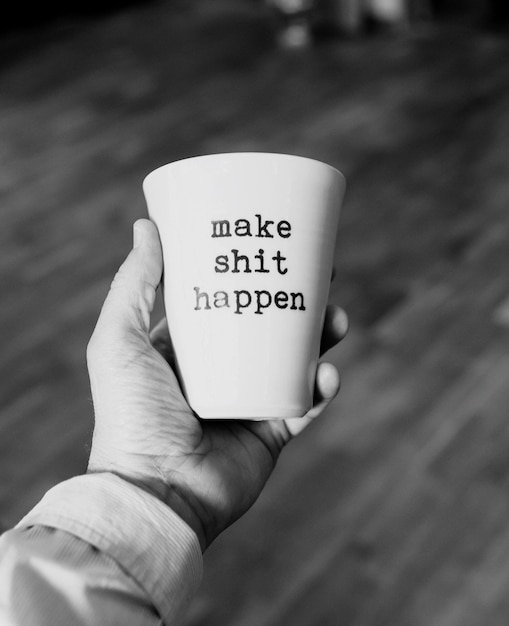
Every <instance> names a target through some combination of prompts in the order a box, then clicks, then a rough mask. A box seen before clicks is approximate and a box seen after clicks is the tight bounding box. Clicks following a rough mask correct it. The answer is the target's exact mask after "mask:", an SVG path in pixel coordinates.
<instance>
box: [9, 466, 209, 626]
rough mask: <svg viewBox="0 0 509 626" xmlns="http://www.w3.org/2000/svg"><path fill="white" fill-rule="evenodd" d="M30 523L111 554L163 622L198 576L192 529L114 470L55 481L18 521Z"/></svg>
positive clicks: (181, 606)
mask: <svg viewBox="0 0 509 626" xmlns="http://www.w3.org/2000/svg"><path fill="white" fill-rule="evenodd" d="M35 525H42V526H49V527H52V528H58V529H60V530H64V531H67V532H69V533H72V534H73V535H75V536H77V537H79V538H81V539H83V540H84V541H86V542H88V543H89V544H91V545H93V546H94V547H95V548H97V549H98V550H100V551H101V552H104V553H106V554H107V555H108V556H110V557H111V558H113V559H114V560H115V561H116V562H117V563H118V564H119V566H120V567H122V568H123V569H124V570H125V571H126V572H127V573H128V574H129V575H130V576H132V577H133V578H134V579H135V580H136V581H137V582H138V584H139V585H140V586H141V587H142V588H143V589H144V590H145V592H146V594H147V596H148V597H149V598H150V599H151V601H152V603H153V604H154V606H155V608H156V609H157V611H158V612H159V614H160V615H161V617H162V619H163V621H164V622H165V623H168V624H170V623H174V621H175V620H176V618H177V617H178V615H179V614H180V613H181V611H182V610H183V609H184V608H185V607H186V606H187V605H188V604H189V602H190V600H191V598H192V596H193V595H194V593H195V592H196V590H197V589H198V586H199V584H200V582H201V577H202V570H203V561H202V555H201V550H200V544H199V541H198V538H197V536H196V534H195V533H194V531H193V530H192V529H191V528H190V527H189V526H188V525H187V524H186V523H185V522H184V521H183V520H182V519H181V518H180V517H179V516H178V515H177V514H176V513H175V512H174V511H172V509H170V508H169V507H167V506H166V505H165V504H163V503H162V502H161V501H159V500H158V499H157V498H155V497H154V496H152V495H150V494H149V493H147V492H145V491H143V489H141V488H139V487H136V486H134V485H131V484H130V483H128V482H127V481H125V480H123V479H122V478H119V477H118V476H115V475H114V474H109V473H102V474H85V475H83V476H76V477H74V478H71V479H69V480H66V481H64V482H62V483H60V484H58V485H56V486H55V487H53V488H52V489H50V490H49V491H48V492H47V493H46V494H45V496H44V497H43V498H42V500H41V501H40V502H39V503H38V504H37V505H36V506H35V507H34V508H33V509H32V510H31V511H30V512H29V513H28V515H26V516H25V517H24V518H23V519H22V520H21V521H20V522H19V523H18V524H17V527H18V528H24V527H25V528H26V527H28V526H35Z"/></svg>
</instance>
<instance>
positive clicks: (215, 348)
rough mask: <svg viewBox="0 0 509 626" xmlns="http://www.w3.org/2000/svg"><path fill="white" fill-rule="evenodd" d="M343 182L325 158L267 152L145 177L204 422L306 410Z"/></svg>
mask: <svg viewBox="0 0 509 626" xmlns="http://www.w3.org/2000/svg"><path fill="white" fill-rule="evenodd" d="M344 188H345V179H344V177H343V175H342V174H341V173H340V172H339V171H338V170H336V169H335V168H333V167H331V166H330V165H327V164H326V163H322V162H319V161H315V160H313V159H308V158H305V157H299V156H293V155H285V154H273V153H262V152H246V153H243V152H239V153H225V154H212V155H204V156H198V157H193V158H188V159H183V160H181V161H176V162H174V163H169V164H167V165H163V166H162V167H159V168H157V169H155V170H154V171H152V172H151V173H150V174H148V175H147V176H146V178H145V180H144V181H143V191H144V194H145V198H146V202H147V208H148V214H149V217H150V219H151V220H152V221H153V222H154V223H155V224H156V226H157V228H158V231H159V235H160V238H161V244H162V248H163V260H164V279H163V292H164V303H165V310H166V316H167V320H168V326H169V329H170V334H171V338H172V343H173V348H174V351H175V356H176V360H177V366H178V375H179V378H180V382H181V385H182V389H183V392H184V394H185V396H186V398H187V400H188V402H189V404H190V406H191V408H192V409H193V410H194V411H195V413H196V414H197V415H198V416H199V417H201V418H211V419H229V418H233V419H235V418H237V419H252V420H262V419H275V418H289V417H300V416H303V415H304V414H305V413H306V412H307V411H308V410H309V409H310V408H311V406H312V403H313V391H314V380H315V374H316V367H317V364H318V359H319V348H320V339H321V332H322V326H323V320H324V315H325V308H326V305H327V298H328V292H329V285H330V279H331V273H332V265H333V256H334V249H335V243H336V231H337V225H338V217H339V212H340V206H341V202H342V198H343V193H344Z"/></svg>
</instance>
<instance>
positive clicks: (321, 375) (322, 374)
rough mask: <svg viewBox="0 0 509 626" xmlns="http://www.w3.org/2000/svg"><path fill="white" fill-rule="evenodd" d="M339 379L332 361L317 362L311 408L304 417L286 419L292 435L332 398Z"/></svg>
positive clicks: (314, 416)
mask: <svg viewBox="0 0 509 626" xmlns="http://www.w3.org/2000/svg"><path fill="white" fill-rule="evenodd" d="M340 386H341V380H340V377H339V372H338V370H337V369H336V368H335V367H334V365H332V363H319V364H318V368H317V370H316V380H315V399H314V403H313V408H311V409H310V410H309V411H308V412H307V413H306V415H305V416H304V417H295V418H291V419H287V420H286V427H287V428H288V432H289V433H290V435H292V437H295V436H296V435H298V434H299V433H300V432H302V431H303V430H304V429H305V428H306V426H308V424H310V423H311V422H312V421H313V420H314V419H316V418H317V417H318V416H319V415H320V414H321V413H323V411H324V410H325V409H326V408H327V406H328V405H329V404H330V403H331V402H332V400H334V398H335V397H336V396H337V394H338V392H339V388H340Z"/></svg>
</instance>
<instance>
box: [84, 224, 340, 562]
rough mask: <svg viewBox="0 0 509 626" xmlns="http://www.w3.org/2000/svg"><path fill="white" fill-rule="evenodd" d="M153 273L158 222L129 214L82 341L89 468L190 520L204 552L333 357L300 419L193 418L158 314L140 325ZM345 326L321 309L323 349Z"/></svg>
mask: <svg viewBox="0 0 509 626" xmlns="http://www.w3.org/2000/svg"><path fill="white" fill-rule="evenodd" d="M161 276H162V253H161V246H160V242H159V236H158V233H157V229H156V227H155V226H154V224H152V222H150V221H149V220H144V219H142V220H138V221H137V222H136V223H135V225H134V247H133V250H132V251H131V252H130V254H129V256H128V257H127V259H126V260H125V261H124V263H123V264H122V266H121V267H120V269H119V271H118V273H117V275H116V276H115V278H114V280H113V283H112V285H111V289H110V292H109V294H108V296H107V298H106V300H105V302H104V305H103V308H102V310H101V314H100V316H99V319H98V321H97V325H96V328H95V330H94V332H93V334H92V337H91V339H90V342H89V345H88V349H87V359H88V369H89V375H90V383H91V390H92V399H93V403H94V409H95V428H94V435H93V440H92V447H91V452H90V458H89V465H88V472H91V473H92V472H113V473H115V474H117V475H118V476H121V477H122V478H124V479H126V480H128V481H130V482H132V483H134V484H136V485H138V486H140V487H142V488H143V489H146V490H147V491H149V492H151V493H153V494H154V495H156V496H157V497H158V498H160V499H161V500H162V501H163V502H165V503H166V504H167V505H168V506H170V507H171V508H172V509H173V510H174V511H175V512H176V513H177V514H179V515H180V516H181V517H182V518H183V519H184V520H185V521H186V522H187V523H188V524H189V525H190V526H191V527H192V528H193V530H194V531H195V532H196V534H197V536H198V538H199V540H200V544H201V547H202V549H203V550H204V549H205V548H206V547H207V546H208V545H209V544H210V543H211V542H212V541H213V539H214V538H215V537H216V536H217V535H218V534H219V533H220V532H221V531H222V530H224V529H225V528H226V527H227V526H229V525H230V524H231V523H233V522H234V521H235V520H236V519H238V518H239V517H240V516H241V515H242V514H243V513H245V512H246V511H247V509H248V508H249V507H250V506H251V505H252V504H253V503H254V501H255V500H256V498H257V497H258V495H259V494H260V492H261V490H262V488H263V486H264V485H265V483H266V481H267V479H268V478H269V476H270V474H271V472H272V470H273V469H274V466H275V464H276V461H277V458H278V456H279V453H280V452H281V450H282V448H283V447H284V445H285V444H286V443H287V442H288V441H289V440H290V439H291V438H292V437H293V436H295V435H297V434H298V433H299V432H301V431H302V430H303V429H304V428H305V427H306V426H307V425H308V424H309V423H310V422H311V421H312V420H313V419H314V418H316V417H317V416H318V415H319V414H320V413H321V412H322V411H323V410H324V409H325V407H326V406H327V405H328V404H329V402H330V401H331V400H332V399H333V398H334V397H335V395H336V394H337V392H338V390H339V375H338V372H337V370H336V368H335V367H334V366H333V365H332V364H329V363H320V364H319V366H318V369H317V374H316V384H315V403H314V406H313V408H312V409H311V410H310V411H309V412H308V413H307V415H306V416H304V417H302V418H292V419H286V420H270V421H261V422H256V421H240V420H228V421H227V420H225V421H216V420H208V421H207V420H200V419H198V418H197V417H195V415H194V414H193V412H192V410H191V409H190V408H189V405H188V404H187V402H186V400H185V398H184V396H183V394H182V392H181V389H180V386H179V384H178V381H177V378H176V376H175V373H174V371H173V369H172V367H171V364H172V363H173V354H172V351H171V343H170V335H169V331H168V326H167V324H166V321H165V320H162V322H161V323H159V324H158V325H157V326H156V327H155V328H154V330H153V331H152V332H151V333H150V332H149V328H150V315H151V313H152V310H153V307H154V302H155V297H156V289H157V287H158V286H159V283H160V281H161ZM346 330H347V318H346V314H345V313H344V311H343V310H342V309H339V308H338V307H329V308H328V310H327V315H326V320H325V325H324V332H323V337H322V353H323V352H324V351H326V350H328V349H329V348H331V347H332V346H334V345H335V344H336V343H338V341H340V340H341V339H342V338H343V337H344V335H345V334H346Z"/></svg>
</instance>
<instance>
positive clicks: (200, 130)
mask: <svg viewBox="0 0 509 626" xmlns="http://www.w3.org/2000/svg"><path fill="white" fill-rule="evenodd" d="M273 41H274V40H273V32H272V27H271V25H270V24H269V21H268V20H267V15H266V14H265V12H264V11H263V10H262V8H261V7H260V5H259V4H258V3H256V2H254V1H251V0H214V2H208V3H207V2H204V1H203V0H202V1H199V0H175V1H172V2H170V1H168V2H150V3H145V5H144V6H143V8H136V7H131V8H129V9H126V10H121V11H119V12H117V13H113V14H111V15H104V16H102V17H101V18H98V19H94V18H92V17H89V18H86V19H85V18H77V17H74V18H72V19H70V20H67V21H63V22H62V21H60V22H57V23H54V22H53V23H50V24H47V25H45V26H44V27H42V26H41V27H39V28H37V29H34V30H32V31H29V32H18V33H11V34H7V35H5V36H3V38H2V42H1V43H0V194H1V216H2V222H1V226H0V246H1V250H2V252H1V255H0V285H1V291H2V306H1V308H0V336H1V345H2V350H1V351H0V379H1V388H0V406H1V417H0V472H1V476H2V481H1V484H0V525H1V526H2V527H4V528H6V527H8V526H10V525H11V524H13V523H14V522H15V521H16V520H17V519H18V518H19V517H20V516H21V515H22V514H23V513H25V512H26V511H27V510H28V509H29V507H31V506H32V505H33V504H34V503H35V502H36V501H37V500H38V499H39V498H40V497H41V495H42V494H43V492H44V491H45V490H46V489H47V488H48V487H50V486H51V485H53V484H54V483H56V482H57V481H59V480H62V479H64V478H66V477H68V476H71V475H74V474H77V473H80V472H82V471H83V470H84V468H85V463H86V447H87V444H88V441H89V436H90V432H91V427H92V405H91V400H90V394H89V388H88V377H87V371H86V365H85V347H86V344H87V341H88V338H89V336H90V334H91V332H92V329H93V327H94V324H95V321H96V319H97V315H98V313H99V309H100V306H101V304H102V302H103V299H104V297H105V295H106V292H107V289H108V286H109V283H110V281H111V279H112V277H113V275H114V273H115V271H116V269H117V267H118V265H119V264H120V263H121V261H122V259H123V258H124V256H125V255H126V254H127V252H128V250H129V247H130V242H131V225H132V222H133V221H134V220H135V219H136V218H138V217H141V216H145V214H146V209H145V204H144V200H143V196H142V192H141V181H142V178H143V177H144V175H145V174H146V173H147V172H148V171H149V170H150V169H152V168H153V167H154V166H157V165H160V164H162V163H164V162H167V161H171V160H173V159H177V158H180V157H185V156H191V155H195V154H200V153H205V152H222V151H230V150H269V151H277V152H291V153H296V154H302V155H306V156H310V157H315V158H318V159H321V160H324V161H328V162H330V163H331V164H333V165H334V166H336V167H338V168H340V169H341V170H343V172H344V173H345V174H346V177H347V180H348V191H347V197H346V202H345V206H344V211H343V214H342V217H341V223H340V230H339V238H338V246H337V254H336V266H337V277H336V280H335V282H334V284H333V289H332V292H331V300H332V301H334V302H336V303H340V304H342V305H343V306H344V307H345V308H346V309H347V311H348V313H349V316H350V320H351V330H350V333H349V336H348V338H347V339H346V340H345V342H344V343H343V344H342V346H341V347H340V348H336V349H334V350H333V351H332V352H331V353H330V355H329V356H330V359H331V360H332V361H333V362H335V363H336V364H337V365H338V366H339V367H340V368H341V371H342V378H343V389H342V392H341V394H340V396H339V397H338V398H337V399H336V400H335V401H334V403H333V405H332V406H331V407H330V409H329V410H328V411H327V413H326V414H325V415H324V416H323V417H322V418H321V419H320V420H319V421H317V422H316V423H315V424H313V425H312V426H311V427H310V428H309V429H308V430H307V432H306V433H305V434H303V435H302V436H301V437H300V438H298V439H297V440H295V441H294V442H292V444H291V445H290V446H289V447H288V448H287V449H286V450H285V452H284V454H283V456H282V458H281V461H280V463H279V465H278V467H277V469H276V472H275V474H274V476H273V478H272V479H271V481H270V483H269V485H268V487H267V489H266V491H265V492H264V494H263V496H262V497H261V499H260V500H259V501H258V503H257V504H256V505H255V506H254V507H253V508H252V509H251V511H250V512H249V513H248V514H247V515H246V516H245V517H244V518H243V519H242V520H241V521H239V522H238V523H237V524H236V525H234V526H233V527H232V528H231V529H229V530H228V531H227V532H225V533H224V534H223V535H222V536H221V537H220V538H219V539H218V540H217V541H216V542H215V543H214V544H213V546H212V547H211V548H210V550H209V551H208V553H207V554H206V556H205V577H204V581H203V584H202V587H201V591H200V593H199V594H198V596H197V597H196V600H195V602H194V604H193V605H192V606H191V608H190V611H189V615H188V618H187V622H186V624H187V626H229V625H231V626H286V625H291V626H385V625H390V626H430V625H432V626H507V624H508V623H509V593H508V592H509V419H508V418H509V271H508V270H509V153H508V146H509V41H508V38H507V35H504V34H501V33H497V32H488V31H487V30H484V29H481V28H477V29H475V28H472V27H471V26H470V25H465V24H461V25H458V24H455V23H454V22H453V21H452V22H451V21H447V22H443V21H442V22H438V23H436V24H434V25H432V26H430V25H427V26H422V25H421V26H419V28H417V29H416V30H412V31H410V32H402V33H399V34H395V33H378V34H376V33H375V34H373V33H371V34H369V35H366V36H360V37H359V38H349V37H346V36H343V37H341V36H339V37H335V38H328V39H324V40H321V41H319V42H318V43H317V44H316V45H315V46H314V47H313V48H312V49H310V50H308V51H306V52H305V53H288V52H284V51H281V50H278V49H277V48H276V47H275V46H274V43H273ZM160 312H161V305H160V302H159V303H158V314H160Z"/></svg>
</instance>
